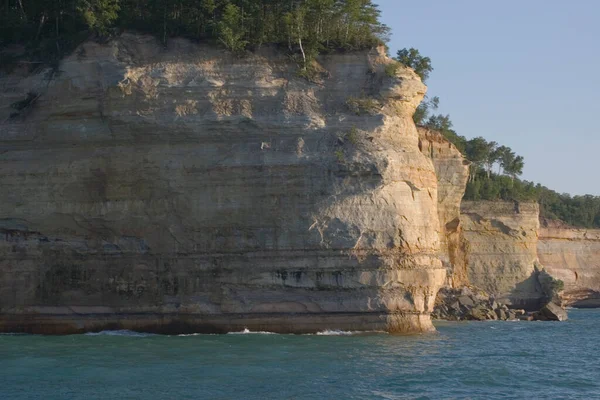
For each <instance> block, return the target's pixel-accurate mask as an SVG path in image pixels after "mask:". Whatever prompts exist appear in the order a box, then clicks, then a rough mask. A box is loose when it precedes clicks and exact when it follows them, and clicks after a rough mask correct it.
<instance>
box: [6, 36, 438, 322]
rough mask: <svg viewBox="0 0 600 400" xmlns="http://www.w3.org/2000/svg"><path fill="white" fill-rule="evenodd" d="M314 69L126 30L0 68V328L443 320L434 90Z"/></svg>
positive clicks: (370, 67) (378, 72) (338, 67)
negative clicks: (431, 133) (26, 67)
mask: <svg viewBox="0 0 600 400" xmlns="http://www.w3.org/2000/svg"><path fill="white" fill-rule="evenodd" d="M319 62H320V64H321V66H322V69H323V70H322V73H321V74H320V76H318V77H315V81H316V82H313V83H310V82H308V81H306V80H304V79H302V78H299V77H297V74H296V67H295V66H294V65H290V63H289V61H288V60H287V59H286V57H285V56H284V55H281V54H277V53H276V52H274V51H271V50H269V49H266V50H263V51H262V52H260V53H257V54H252V55H248V56H246V57H244V58H234V57H232V56H231V55H229V54H228V53H226V52H223V51H219V50H216V49H214V48H210V47H206V46H199V45H195V44H191V43H190V42H187V41H185V40H174V41H172V42H171V43H170V44H169V46H168V48H167V49H165V48H164V47H163V46H161V45H159V44H158V43H156V41H155V40H154V39H152V38H150V37H146V36H135V35H130V34H125V35H123V36H121V37H120V38H119V39H116V40H115V41H113V42H111V43H110V44H107V45H100V44H96V43H86V44H84V45H83V46H82V47H81V48H80V49H79V50H78V51H76V52H75V53H74V54H73V55H72V56H71V57H69V58H67V59H65V60H63V62H62V63H61V64H60V66H59V71H51V70H46V71H41V72H40V73H38V74H33V75H31V74H29V75H27V74H23V75H21V76H19V74H18V73H17V72H15V73H13V74H11V75H5V76H1V77H0V87H2V89H3V96H2V98H1V99H0V121H2V122H1V124H0V148H1V151H0V182H1V186H2V191H0V232H1V233H2V236H0V331H4V332H15V331H16V332H37V333H72V332H82V331H89V330H101V329H135V330H143V331H155V332H226V331H234V330H242V329H244V328H248V329H251V330H268V331H275V332H314V331H318V330H321V329H350V330H387V331H390V332H421V331H429V330H432V329H433V326H432V325H431V322H430V316H429V313H430V312H431V310H432V308H433V303H434V299H435V295H436V292H437V290H438V288H439V287H440V286H441V285H442V284H443V283H444V280H445V277H446V272H445V270H444V268H443V266H442V264H441V262H440V260H439V251H440V241H439V235H438V230H439V226H440V223H439V219H438V208H437V203H438V196H437V179H436V175H435V171H434V167H433V165H432V163H431V161H430V160H429V159H428V158H427V157H425V156H424V155H423V154H422V153H421V152H420V150H419V146H418V144H419V138H418V134H417V130H416V127H415V125H414V124H413V122H412V118H411V116H412V114H413V112H414V110H415V108H416V106H417V105H418V104H419V102H420V101H421V99H422V97H423V95H424V93H425V86H424V85H423V84H422V83H421V81H420V80H419V78H418V77H417V76H416V75H415V74H414V73H413V72H412V71H409V70H407V69H402V68H400V69H399V70H398V71H397V73H396V76H394V77H389V76H387V74H386V73H385V65H386V64H388V63H390V62H391V61H390V60H389V59H388V58H386V57H385V56H384V55H382V53H381V52H377V51H372V52H370V53H367V52H363V53H355V54H345V55H332V56H327V57H323V58H322V59H320V60H319ZM27 93H31V95H29V96H28V94H27ZM11 104H12V105H13V107H11ZM349 106H350V107H349Z"/></svg>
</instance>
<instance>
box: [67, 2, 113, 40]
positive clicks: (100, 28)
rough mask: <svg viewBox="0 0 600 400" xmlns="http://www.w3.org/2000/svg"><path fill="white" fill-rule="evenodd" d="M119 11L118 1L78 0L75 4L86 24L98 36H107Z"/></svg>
mask: <svg viewBox="0 0 600 400" xmlns="http://www.w3.org/2000/svg"><path fill="white" fill-rule="evenodd" d="M120 9H121V7H120V5H119V0H80V1H79V2H78V4H77V11H78V12H80V13H81V15H82V16H83V19H84V20H85V22H86V24H87V25H88V26H89V27H90V29H91V30H93V31H95V32H96V33H98V34H100V35H106V34H108V31H109V29H110V27H111V26H112V25H113V23H114V22H115V21H116V20H117V18H118V16H119V10H120Z"/></svg>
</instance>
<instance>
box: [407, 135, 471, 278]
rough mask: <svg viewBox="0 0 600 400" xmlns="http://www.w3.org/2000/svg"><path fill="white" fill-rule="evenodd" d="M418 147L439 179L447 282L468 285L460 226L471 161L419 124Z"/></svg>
mask: <svg viewBox="0 0 600 400" xmlns="http://www.w3.org/2000/svg"><path fill="white" fill-rule="evenodd" d="M418 131H419V148H420V149H421V151H422V152H423V154H425V155H426V156H428V157H429V158H431V160H432V161H433V166H434V168H435V173H436V176H437V179H438V216H439V220H440V246H441V261H442V263H443V265H444V267H445V268H446V270H447V272H448V279H447V282H446V285H448V286H450V287H453V288H458V287H461V286H463V285H468V284H469V278H468V275H467V268H466V259H465V257H466V251H465V249H466V241H465V239H464V236H463V234H462V227H461V225H460V204H461V201H462V197H463V195H464V193H465V188H466V185H467V180H468V179H469V162H468V161H467V160H466V159H465V158H464V157H463V155H462V154H461V152H460V151H459V150H458V149H457V148H456V147H455V146H454V145H453V144H452V143H450V142H449V141H448V140H447V139H446V138H444V136H442V134H441V133H439V132H437V131H434V130H431V129H428V128H424V127H418Z"/></svg>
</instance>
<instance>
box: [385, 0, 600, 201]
mask: <svg viewBox="0 0 600 400" xmlns="http://www.w3.org/2000/svg"><path fill="white" fill-rule="evenodd" d="M374 2H375V3H377V4H379V6H380V10H381V11H382V20H383V22H384V23H385V24H386V25H388V26H389V27H390V28H392V39H391V41H390V43H389V46H390V52H391V54H392V55H395V54H396V51H397V50H398V49H401V48H404V47H406V48H410V47H415V48H417V49H418V50H419V51H420V53H421V54H422V55H424V56H428V57H430V58H431V60H432V66H433V67H434V71H433V72H432V73H431V75H430V78H429V80H428V81H427V86H428V87H429V95H430V96H439V98H440V108H439V109H438V111H437V112H438V113H442V114H450V117H451V120H452V122H453V124H454V129H455V130H456V131H457V132H458V133H459V134H461V135H463V136H466V137H467V138H473V137H476V136H483V137H484V138H486V139H487V140H494V141H496V142H498V143H499V144H503V145H506V146H509V147H511V148H512V149H513V151H515V152H516V153H517V154H519V155H522V156H523V157H525V168H524V173H523V176H522V178H523V179H526V180H529V181H534V182H536V183H541V184H542V185H544V186H547V187H549V188H550V189H553V190H556V191H557V192H559V193H571V194H573V195H581V194H593V195H600V179H599V174H600V157H599V155H600V124H599V123H598V121H600V22H599V21H598V20H599V19H600V1H598V0H573V1H564V0H503V1H481V0H452V1H451V0H428V1H425V0H423V1H419V0H409V1H405V0H375V1H374Z"/></svg>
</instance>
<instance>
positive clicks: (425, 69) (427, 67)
mask: <svg viewBox="0 0 600 400" xmlns="http://www.w3.org/2000/svg"><path fill="white" fill-rule="evenodd" d="M395 60H396V61H398V62H399V63H400V64H402V65H404V66H406V67H409V68H412V69H413V70H414V71H415V73H416V74H417V75H419V76H420V77H421V80H422V81H423V82H425V81H427V79H428V78H429V74H430V73H431V72H432V71H433V67H432V66H431V59H430V58H429V57H423V56H422V55H421V53H419V50H417V49H415V48H413V47H411V48H410V49H406V48H404V49H402V50H398V53H397V55H396V58H395Z"/></svg>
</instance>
